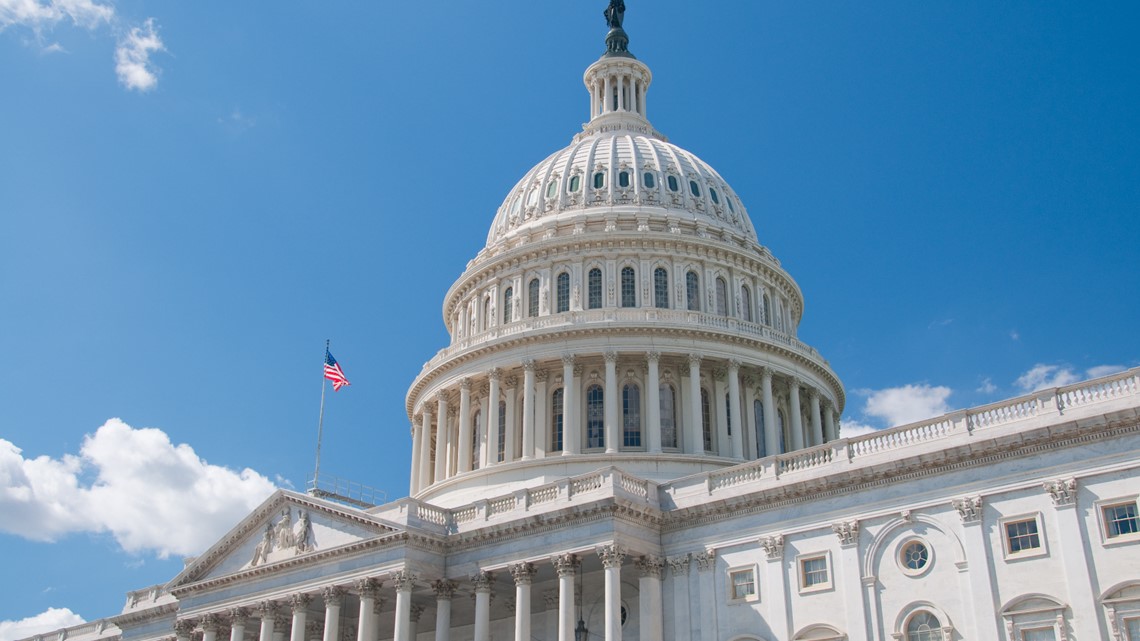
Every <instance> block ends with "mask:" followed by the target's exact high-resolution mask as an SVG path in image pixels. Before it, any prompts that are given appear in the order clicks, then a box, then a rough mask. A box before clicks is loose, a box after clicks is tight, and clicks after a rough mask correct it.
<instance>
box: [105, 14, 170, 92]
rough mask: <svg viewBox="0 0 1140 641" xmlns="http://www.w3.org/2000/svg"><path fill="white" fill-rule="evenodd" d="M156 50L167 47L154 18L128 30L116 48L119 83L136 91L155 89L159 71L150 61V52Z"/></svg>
mask: <svg viewBox="0 0 1140 641" xmlns="http://www.w3.org/2000/svg"><path fill="white" fill-rule="evenodd" d="M156 51H165V47H163V45H162V40H161V39H160V38H159V37H158V32H157V31H156V30H155V26H154V19H153V18H151V19H148V20H147V21H146V22H144V23H143V25H142V26H141V27H134V28H132V29H131V30H130V31H128V32H127V34H126V35H125V36H124V37H122V38H120V39H119V45H118V46H117V47H116V48H115V74H116V75H117V76H119V83H120V84H122V85H123V86H124V87H126V88H127V89H134V90H136V91H150V90H151V89H154V88H155V86H156V85H157V84H158V71H157V68H156V67H155V66H154V64H152V63H151V61H150V54H152V53H154V52H156Z"/></svg>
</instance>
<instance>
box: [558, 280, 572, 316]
mask: <svg viewBox="0 0 1140 641" xmlns="http://www.w3.org/2000/svg"><path fill="white" fill-rule="evenodd" d="M557 293H558V296H557V298H558V301H557V303H558V311H559V312H568V311H570V274H567V273H566V272H562V273H561V274H559V275H558V292H557Z"/></svg>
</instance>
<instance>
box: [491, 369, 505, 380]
mask: <svg viewBox="0 0 1140 641" xmlns="http://www.w3.org/2000/svg"><path fill="white" fill-rule="evenodd" d="M487 377H488V378H490V379H491V380H492V381H499V380H500V379H501V378H502V377H503V370H501V369H499V368H498V367H492V368H491V371H489V372H487Z"/></svg>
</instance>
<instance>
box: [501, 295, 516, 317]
mask: <svg viewBox="0 0 1140 641" xmlns="http://www.w3.org/2000/svg"><path fill="white" fill-rule="evenodd" d="M514 294H515V293H514V290H513V289H511V288H510V287H508V288H507V289H506V291H504V292H503V324H504V325H505V324H507V323H509V322H511V303H512V302H513V301H514Z"/></svg>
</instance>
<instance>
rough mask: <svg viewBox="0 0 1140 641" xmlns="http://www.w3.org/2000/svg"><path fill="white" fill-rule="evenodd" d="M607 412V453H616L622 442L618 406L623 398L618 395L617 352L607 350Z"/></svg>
mask: <svg viewBox="0 0 1140 641" xmlns="http://www.w3.org/2000/svg"><path fill="white" fill-rule="evenodd" d="M605 358H606V406H605V409H606V414H605V421H606V424H605V439H606V454H614V453H616V452H617V451H618V444H619V443H620V442H621V441H620V440H619V439H621V430H620V429H619V428H618V425H619V423H618V407H620V406H621V399H620V398H619V397H618V384H617V352H606V353H605Z"/></svg>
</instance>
